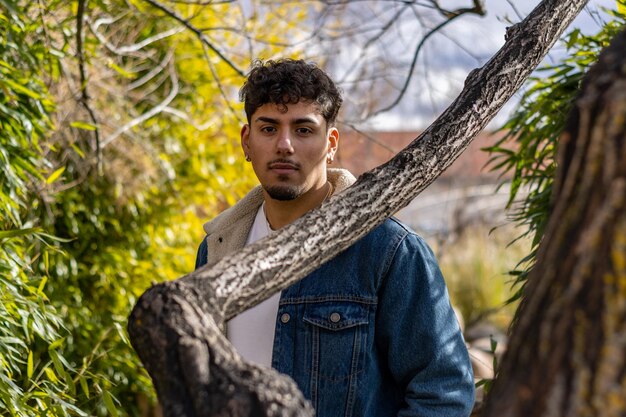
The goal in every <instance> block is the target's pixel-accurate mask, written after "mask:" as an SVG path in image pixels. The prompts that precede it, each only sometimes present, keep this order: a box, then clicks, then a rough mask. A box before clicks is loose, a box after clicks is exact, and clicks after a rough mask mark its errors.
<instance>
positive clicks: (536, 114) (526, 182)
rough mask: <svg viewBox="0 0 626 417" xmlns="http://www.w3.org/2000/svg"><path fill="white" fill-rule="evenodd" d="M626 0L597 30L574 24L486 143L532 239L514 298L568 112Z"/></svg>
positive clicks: (625, 17) (529, 262)
mask: <svg viewBox="0 0 626 417" xmlns="http://www.w3.org/2000/svg"><path fill="white" fill-rule="evenodd" d="M625 5H626V1H625V0H618V1H617V7H618V10H617V11H607V13H608V14H609V16H611V17H612V19H611V21H609V22H607V23H606V24H605V25H604V26H603V27H602V28H601V30H600V31H599V32H598V33H597V34H595V35H584V34H583V33H582V32H581V31H580V30H578V29H574V30H573V31H571V32H570V33H569V34H568V35H566V36H565V38H564V39H563V43H564V44H565V46H566V48H567V53H566V54H565V57H564V58H563V59H562V60H561V61H560V62H558V63H556V64H554V65H550V66H546V67H543V68H541V69H539V70H538V71H537V75H536V76H534V77H532V78H530V79H529V81H528V82H527V88H526V92H525V93H524V95H523V96H522V98H521V100H520V103H519V104H518V107H517V109H516V110H515V112H514V113H513V115H512V116H511V117H510V118H509V120H508V121H507V122H506V123H505V125H504V126H503V127H502V130H503V131H505V132H506V135H505V136H504V137H503V138H502V139H501V140H500V141H499V142H498V143H497V144H496V145H494V146H493V147H490V148H487V150H488V151H489V152H491V153H492V154H493V157H492V159H491V161H490V162H491V166H492V169H493V170H497V171H500V172H502V174H503V175H504V174H509V175H511V177H512V179H511V194H510V199H509V204H508V206H509V208H512V218H513V220H514V221H515V222H517V223H518V224H520V225H521V226H523V227H524V230H525V231H524V233H523V236H529V237H530V238H531V239H532V247H531V250H530V253H528V254H527V255H526V256H524V257H523V258H522V259H521V261H520V263H519V264H518V269H516V270H515V271H512V272H511V274H512V275H514V276H515V277H516V278H515V284H519V285H517V292H516V293H515V295H514V297H513V299H518V298H519V297H520V296H521V294H522V290H523V288H524V283H525V282H526V277H527V275H528V272H529V271H530V270H531V269H532V266H533V265H534V261H535V256H536V253H537V248H538V245H539V243H540V242H541V239H542V237H543V232H544V229H545V226H546V223H547V221H548V215H549V212H550V203H551V200H550V198H551V194H552V184H553V180H554V175H555V173H556V160H555V156H556V148H557V145H558V141H559V136H560V134H561V132H562V131H563V129H564V126H565V123H566V118H567V115H568V114H569V110H570V109H571V107H572V105H573V102H574V99H575V97H576V94H577V92H578V89H579V85H580V82H581V80H582V77H583V75H584V74H585V72H586V71H587V69H588V68H589V67H590V66H591V65H592V64H593V63H594V62H595V61H596V59H597V56H598V54H599V53H600V51H601V50H602V49H603V48H604V47H605V46H606V45H608V44H609V42H610V40H611V39H612V38H613V36H615V35H616V34H617V33H618V32H619V30H620V29H621V28H622V27H623V25H624V24H625V23H626V12H625V10H624V7H625ZM524 194H525V195H524Z"/></svg>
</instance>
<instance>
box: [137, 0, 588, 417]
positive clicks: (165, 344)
mask: <svg viewBox="0 0 626 417" xmlns="http://www.w3.org/2000/svg"><path fill="white" fill-rule="evenodd" d="M586 4H587V0H544V1H543V2H542V3H541V4H540V5H539V6H537V7H536V9H535V10H534V11H533V12H532V13H531V14H530V15H529V16H528V17H527V18H526V19H525V20H524V21H523V22H522V23H521V24H519V25H518V26H516V27H515V29H513V30H511V31H510V32H509V36H507V41H506V43H505V45H504V46H503V47H502V49H501V50H500V51H499V52H498V53H497V54H496V55H495V56H494V57H493V58H492V59H491V60H490V61H489V62H488V63H487V64H486V65H485V66H484V67H482V68H480V69H477V70H474V71H472V72H471V73H470V74H469V76H468V78H467V80H466V83H465V87H464V89H463V91H462V92H461V94H460V95H459V97H458V98H457V99H456V100H455V101H454V102H453V103H452V104H451V105H450V107H449V108H448V109H447V110H446V111H445V112H444V113H443V114H442V115H441V116H440V117H439V118H438V119H437V120H436V121H435V122H434V123H433V124H432V125H431V126H430V127H429V128H428V129H426V130H425V131H424V133H423V134H422V135H420V136H419V137H418V138H417V139H416V140H415V141H413V142H412V143H411V144H410V145H409V146H408V147H406V148H405V149H404V150H402V151H401V152H400V153H399V154H398V155H397V156H396V157H395V158H393V159H392V160H391V161H389V162H388V163H386V164H384V165H382V166H380V167H378V168H376V169H374V170H372V171H369V172H368V173H366V174H363V175H362V176H361V177H360V178H359V180H358V181H357V183H356V184H354V185H353V186H352V187H351V188H350V189H348V190H346V191H345V192H343V193H341V194H339V195H336V196H334V197H332V198H331V199H330V200H329V201H328V202H327V203H325V204H323V205H322V207H320V208H319V209H317V210H314V211H312V212H310V213H308V214H307V215H306V216H304V217H303V218H301V219H299V220H298V221H296V222H295V223H293V224H291V225H289V226H287V227H285V228H283V229H281V231H280V232H279V233H276V234H275V235H273V236H271V237H269V238H266V239H263V240H262V241H261V242H260V243H257V244H254V245H250V246H247V247H245V248H244V249H243V250H241V251H240V252H238V253H237V254H234V255H233V256H232V257H229V258H227V259H224V260H222V261H220V262H219V263H217V264H216V265H212V266H207V267H204V268H202V269H200V270H198V271H196V272H194V273H192V274H189V275H187V276H185V277H183V278H181V279H179V280H177V281H174V282H169V283H163V284H159V285H156V286H154V287H152V288H151V289H149V290H148V291H147V292H146V293H145V294H144V295H143V296H142V297H141V299H140V300H139V302H138V303H137V305H136V307H135V309H134V310H133V313H132V314H131V317H130V319H129V333H130V336H131V340H132V343H133V346H134V347H135V349H136V350H137V352H138V353H139V356H140V358H141V359H142V361H143V363H144V364H145V366H146V369H147V370H148V372H149V373H150V375H151V376H152V378H153V381H154V383H155V387H156V390H157V393H158V395H159V399H160V401H161V402H162V405H163V408H164V412H165V415H167V416H196V415H208V414H207V412H206V411H207V410H210V412H209V413H212V414H211V415H224V416H225V415H231V416H244V415H245V416H252V415H259V416H287V415H289V416H296V415H300V416H304V415H311V411H310V408H309V407H308V406H306V405H305V404H306V403H305V402H304V400H303V399H302V395H301V393H300V392H299V391H297V390H295V389H293V388H294V385H293V382H290V380H289V379H285V378H286V377H284V376H280V375H279V374H277V373H276V372H275V371H273V370H263V372H261V371H260V369H259V368H258V367H256V366H253V365H251V364H247V363H244V362H242V361H241V359H240V358H239V357H238V355H237V354H236V352H235V351H234V350H233V349H232V347H231V346H230V344H229V343H228V342H227V341H226V339H225V338H224V336H223V334H222V333H220V331H219V329H220V328H221V327H223V326H224V323H225V321H226V320H228V319H230V318H232V317H234V316H235V315H236V314H238V313H240V312H242V311H244V310H246V309H248V308H250V307H252V306H253V305H255V304H257V303H259V302H261V301H262V300H264V299H266V298H268V297H269V296H270V295H271V294H274V293H275V292H277V291H279V290H280V289H282V288H285V287H287V286H288V285H290V284H292V283H294V282H296V281H297V280H299V279H301V278H302V277H304V276H306V275H307V274H309V273H310V272H312V271H313V270H315V269H316V268H318V267H319V266H320V265H321V264H323V263H324V262H326V261H328V260H330V259H331V258H332V257H333V256H334V255H335V254H337V253H340V252H341V251H342V250H344V249H346V248H347V247H349V246H350V245H351V244H352V243H353V242H354V241H356V240H357V239H359V238H360V237H362V236H364V235H365V234H366V233H368V232H369V231H371V230H372V229H373V228H374V227H376V226H377V225H379V224H380V223H382V222H383V221H384V220H385V219H386V218H387V217H389V216H391V215H392V214H393V213H395V212H396V211H397V210H399V209H400V208H402V207H404V206H406V205H407V204H408V203H409V202H410V201H411V200H412V199H413V198H414V197H415V196H416V195H417V194H419V193H420V192H421V191H422V190H423V189H424V188H426V187H427V186H428V185H429V184H430V183H431V182H432V181H434V179H435V178H437V176H438V175H439V174H441V172H443V171H444V170H445V169H446V168H447V167H448V166H449V165H450V164H452V162H454V160H455V159H456V158H457V157H458V156H459V155H460V154H461V152H463V150H464V149H465V148H466V147H467V146H468V145H469V143H470V142H471V140H472V139H473V138H474V137H475V136H476V135H477V134H478V133H479V132H480V131H481V130H482V129H483V128H484V127H485V126H486V125H487V123H488V122H489V121H490V120H491V119H492V118H493V117H494V116H495V114H496V113H497V112H498V111H499V110H500V109H501V107H502V106H503V105H504V104H505V103H506V101H507V100H508V99H509V98H510V97H511V96H512V95H513V94H514V93H515V91H516V90H517V89H518V88H519V87H520V86H521V85H522V84H523V82H524V81H525V80H526V78H527V77H528V76H529V75H530V74H531V72H532V70H533V69H534V68H535V67H536V66H537V65H538V64H539V63H540V62H541V60H542V59H543V57H544V56H545V55H546V54H547V52H548V50H549V49H550V47H551V46H552V45H553V44H554V43H555V42H556V40H557V39H558V38H559V36H560V35H561V34H562V32H563V31H564V30H565V28H566V27H567V26H568V25H569V24H570V22H571V21H572V20H573V19H574V17H575V16H576V15H577V14H578V13H579V12H580V11H581V10H582V9H583V7H584V6H585V5H586ZM198 366H199V367H200V368H199V369H200V370H201V371H198V372H196V371H194V369H195V368H196V367H198ZM276 384H278V386H277V385H276ZM286 392H287V393H288V394H286Z"/></svg>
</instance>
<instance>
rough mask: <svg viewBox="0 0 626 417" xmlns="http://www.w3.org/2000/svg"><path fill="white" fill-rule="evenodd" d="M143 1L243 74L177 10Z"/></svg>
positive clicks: (242, 73) (238, 72) (151, 1)
mask: <svg viewBox="0 0 626 417" xmlns="http://www.w3.org/2000/svg"><path fill="white" fill-rule="evenodd" d="M144 1H145V2H146V3H148V4H150V5H152V6H153V7H155V8H157V9H159V10H161V11H162V12H163V13H165V14H166V15H168V16H169V17H171V18H172V19H174V20H176V21H178V22H179V23H181V24H182V25H183V26H185V27H186V28H187V29H189V30H190V31H192V32H193V33H194V34H195V35H196V37H197V38H198V39H199V40H200V42H202V44H203V45H204V46H206V47H207V48H209V49H210V50H211V51H213V52H214V53H215V54H216V55H217V56H218V57H220V59H221V60H222V61H224V62H225V63H226V64H227V65H228V66H229V67H231V68H232V69H233V70H234V71H235V72H236V73H237V74H239V75H240V76H242V77H243V76H244V75H245V74H244V72H243V71H242V70H240V69H239V68H238V67H237V65H235V63H233V62H232V61H231V60H230V59H228V58H227V57H226V56H225V55H224V54H223V53H222V52H221V51H220V50H219V49H218V48H217V47H216V46H215V45H213V43H212V42H211V40H210V39H209V38H208V36H206V34H204V33H203V32H202V31H201V30H200V29H198V28H197V27H195V26H194V25H193V24H192V23H191V22H190V21H189V20H188V19H185V18H184V17H183V16H181V15H180V14H179V13H178V12H177V11H175V10H172V9H170V8H169V7H167V6H165V5H164V4H162V3H159V2H158V1H156V0H144Z"/></svg>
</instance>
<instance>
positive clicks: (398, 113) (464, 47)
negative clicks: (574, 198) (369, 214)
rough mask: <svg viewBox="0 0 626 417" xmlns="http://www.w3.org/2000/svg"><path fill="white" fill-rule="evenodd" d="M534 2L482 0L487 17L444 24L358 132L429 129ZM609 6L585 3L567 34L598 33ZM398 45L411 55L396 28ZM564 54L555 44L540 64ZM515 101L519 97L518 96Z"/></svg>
mask: <svg viewBox="0 0 626 417" xmlns="http://www.w3.org/2000/svg"><path fill="white" fill-rule="evenodd" d="M538 3H539V0H486V1H485V6H486V10H487V15H486V16H484V17H480V16H475V15H466V16H463V17H461V18H459V19H457V20H456V21H455V22H453V23H452V24H450V25H448V26H447V27H446V28H445V29H444V33H442V34H441V35H438V36H436V37H433V38H431V39H430V40H429V41H428V42H427V44H426V46H425V47H424V49H423V51H422V55H421V56H420V60H419V61H418V65H417V67H416V69H415V71H414V81H413V82H412V84H411V87H410V89H409V91H408V93H407V95H406V96H405V98H404V99H403V100H402V102H401V103H400V105H399V106H398V107H396V108H395V109H394V110H393V111H391V112H387V113H383V114H381V115H379V116H377V117H375V118H373V119H372V120H370V121H368V122H367V123H366V124H363V125H360V128H363V129H374V130H414V129H422V128H424V127H426V126H428V125H429V124H430V123H431V122H432V121H434V119H435V118H436V116H437V115H438V114H439V113H441V111H443V110H444V109H445V107H447V105H449V103H451V102H452V100H453V99H454V98H456V96H457V95H458V93H459V92H460V90H461V88H462V87H463V82H464V80H465V78H466V76H467V74H468V73H469V72H470V71H471V70H472V69H474V68H477V67H480V66H482V65H483V64H484V63H485V62H486V61H487V60H488V59H489V58H490V57H491V56H493V54H494V53H495V52H496V51H497V50H498V49H499V48H500V47H501V46H502V45H503V44H504V34H505V31H506V27H507V26H510V25H511V23H510V22H511V21H513V22H518V21H519V20H520V17H519V16H518V13H519V15H522V17H523V16H525V15H527V14H528V13H529V12H530V11H531V10H532V9H533V8H534V7H535V6H536V5H537V4H538ZM441 4H442V5H445V6H448V7H450V8H453V6H455V5H465V6H467V4H468V0H448V1H446V0H443V1H441ZM513 5H514V6H513ZM614 5H615V0H590V2H589V5H588V6H587V7H586V10H584V11H583V12H582V13H581V14H580V15H579V16H578V18H577V19H576V20H575V22H574V23H573V24H572V25H571V26H570V28H569V29H568V30H567V31H569V30H571V29H573V28H574V27H576V28H580V29H581V30H582V31H583V32H585V33H595V32H597V31H598V29H599V27H600V26H601V22H602V19H604V18H606V15H605V14H604V13H603V12H602V11H601V10H600V8H601V7H615V6H614ZM414 26H415V25H414V23H413V24H412V26H411V28H409V29H407V30H410V31H411V32H414V31H415V27H414ZM397 42H398V44H396V45H395V46H394V45H391V46H389V48H391V49H392V50H393V53H394V54H402V53H405V54H408V55H412V51H413V49H414V48H413V47H412V46H409V44H410V42H411V39H410V36H404V35H403V34H402V29H400V30H399V35H398V37H397ZM394 48H397V49H394ZM564 52H565V50H564V47H563V46H562V45H558V44H557V45H556V46H555V47H554V48H553V50H552V51H551V52H550V54H549V55H548V57H547V58H546V60H545V61H544V63H549V62H554V60H555V59H556V58H557V57H558V56H559V55H560V54H561V55H562V54H563V53H564ZM407 59H408V58H407ZM331 72H332V71H331ZM335 72H336V73H335V74H333V75H334V77H335V78H341V77H342V74H341V71H340V70H336V71H335ZM516 97H519V93H518V94H517V95H516ZM516 97H514V98H513V99H512V100H511V101H510V102H509V103H508V104H507V106H506V107H505V108H504V109H503V110H502V111H501V112H500V114H499V115H498V116H497V117H496V119H495V120H494V122H492V124H491V127H492V128H495V127H497V126H498V125H499V124H502V123H503V122H504V120H505V119H506V115H507V114H509V113H510V111H511V110H512V109H513V108H514V105H515V102H516Z"/></svg>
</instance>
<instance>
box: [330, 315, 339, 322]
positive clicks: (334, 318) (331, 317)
mask: <svg viewBox="0 0 626 417" xmlns="http://www.w3.org/2000/svg"><path fill="white" fill-rule="evenodd" d="M339 320H341V315H340V314H339V313H332V314H331V315H330V321H332V322H333V323H339Z"/></svg>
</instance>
